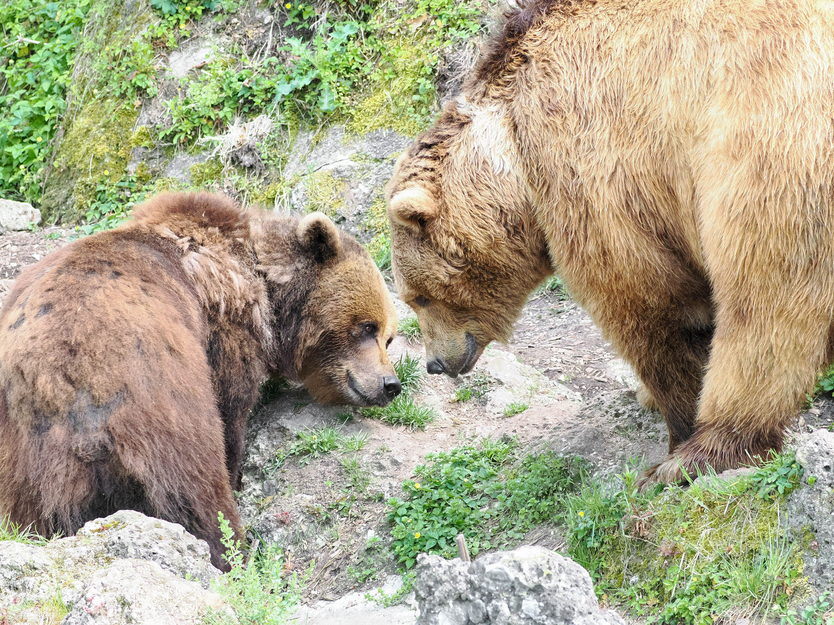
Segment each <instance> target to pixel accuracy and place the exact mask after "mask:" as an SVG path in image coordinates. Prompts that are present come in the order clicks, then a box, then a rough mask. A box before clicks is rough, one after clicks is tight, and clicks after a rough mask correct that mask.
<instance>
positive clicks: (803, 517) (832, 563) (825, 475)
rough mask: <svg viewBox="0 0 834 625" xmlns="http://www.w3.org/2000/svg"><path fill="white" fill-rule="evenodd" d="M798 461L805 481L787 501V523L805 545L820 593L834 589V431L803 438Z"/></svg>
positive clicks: (807, 570)
mask: <svg viewBox="0 0 834 625" xmlns="http://www.w3.org/2000/svg"><path fill="white" fill-rule="evenodd" d="M796 460H797V462H799V464H800V465H802V468H803V469H804V470H805V473H804V477H803V479H804V482H805V484H804V485H803V488H799V489H797V490H796V491H795V492H794V493H793V494H792V495H791V497H790V500H789V501H788V525H789V526H790V527H791V528H793V530H794V532H795V534H796V535H797V537H798V539H799V540H800V541H801V544H804V546H805V554H804V560H805V574H806V575H808V579H809V580H810V582H811V584H813V585H814V587H815V588H816V590H818V591H819V592H820V593H822V592H825V591H831V592H834V523H832V522H831V520H832V519H834V433H833V432H828V431H826V430H815V431H814V432H812V433H811V434H806V435H803V436H802V437H800V439H799V440H798V441H797V444H796Z"/></svg>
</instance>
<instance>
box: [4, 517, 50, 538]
mask: <svg viewBox="0 0 834 625" xmlns="http://www.w3.org/2000/svg"><path fill="white" fill-rule="evenodd" d="M4 540H8V541H12V542H16V543H24V544H27V545H45V544H46V543H48V542H49V540H50V539H48V538H44V537H43V536H41V535H39V534H38V533H37V532H35V531H34V530H32V528H31V527H20V526H19V525H16V524H14V523H12V522H11V521H10V520H9V518H8V517H0V542H2V541H4Z"/></svg>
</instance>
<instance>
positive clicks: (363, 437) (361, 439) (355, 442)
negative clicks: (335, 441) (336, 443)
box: [341, 432, 370, 452]
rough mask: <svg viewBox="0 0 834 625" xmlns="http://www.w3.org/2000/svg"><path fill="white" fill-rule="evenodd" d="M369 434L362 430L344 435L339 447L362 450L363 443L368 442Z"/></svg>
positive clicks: (347, 449)
mask: <svg viewBox="0 0 834 625" xmlns="http://www.w3.org/2000/svg"><path fill="white" fill-rule="evenodd" d="M369 439H370V436H369V435H368V434H365V433H364V432H359V433H357V434H353V435H351V436H344V437H342V440H341V447H342V449H343V450H345V451H354V452H356V451H362V450H363V449H364V448H365V445H367V444H368V440H369Z"/></svg>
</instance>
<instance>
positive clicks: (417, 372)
mask: <svg viewBox="0 0 834 625" xmlns="http://www.w3.org/2000/svg"><path fill="white" fill-rule="evenodd" d="M394 371H396V372H397V377H398V378H400V384H402V387H403V393H414V392H416V391H418V390H420V385H421V384H422V380H423V367H422V365H421V364H420V359H419V358H417V357H416V356H412V355H411V354H403V355H402V356H400V357H399V358H398V359H397V362H395V363H394Z"/></svg>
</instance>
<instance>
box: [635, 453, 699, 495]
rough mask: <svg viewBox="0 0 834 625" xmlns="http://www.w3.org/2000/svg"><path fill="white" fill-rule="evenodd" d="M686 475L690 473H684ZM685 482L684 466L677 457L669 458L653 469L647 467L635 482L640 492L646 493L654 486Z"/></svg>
mask: <svg viewBox="0 0 834 625" xmlns="http://www.w3.org/2000/svg"><path fill="white" fill-rule="evenodd" d="M686 473H687V475H690V472H689V471H688V470H687V471H686ZM685 481H686V478H684V466H683V465H682V463H681V460H680V458H678V457H677V456H669V457H667V458H666V460H664V461H663V462H661V463H660V464H656V465H654V466H653V467H649V468H648V469H646V471H645V472H644V473H643V475H642V476H641V477H640V480H639V481H638V482H637V487H638V488H639V489H640V491H641V492H646V491H647V490H649V489H650V488H652V487H653V486H655V485H656V484H681V483H683V482H685Z"/></svg>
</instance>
